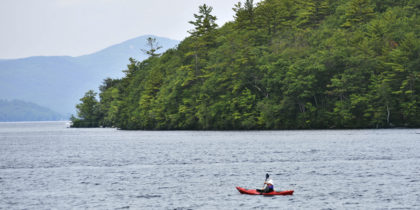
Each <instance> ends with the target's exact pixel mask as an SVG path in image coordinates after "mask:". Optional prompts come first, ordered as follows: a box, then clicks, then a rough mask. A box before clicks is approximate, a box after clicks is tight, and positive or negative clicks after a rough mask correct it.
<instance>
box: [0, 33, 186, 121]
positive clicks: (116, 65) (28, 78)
mask: <svg viewBox="0 0 420 210" xmlns="http://www.w3.org/2000/svg"><path fill="white" fill-rule="evenodd" d="M148 37H153V38H156V40H157V42H158V43H159V45H160V46H162V49H161V50H160V51H159V52H164V51H165V50H167V49H169V48H173V47H175V46H176V45H177V44H178V41H176V40H171V39H167V38H163V37H156V36H151V35H145V36H140V37H137V38H134V39H130V40H128V41H125V42H122V43H120V44H116V45H113V46H110V47H108V48H105V49H103V50H101V51H99V52H96V53H93V54H88V55H83V56H78V57H70V56H36V57H29V58H22V59H1V60H0V99H9V100H13V99H19V100H24V101H30V102H33V103H36V104H39V105H41V106H44V107H48V108H50V109H52V110H54V111H56V112H58V113H60V114H63V115H66V116H69V115H70V114H74V113H75V105H76V104H77V103H79V99H80V98H81V97H83V95H84V93H85V92H86V91H87V90H90V89H93V90H97V88H98V86H99V85H100V84H101V83H102V81H103V79H105V78H107V77H110V78H119V77H122V76H123V75H124V73H123V72H122V70H124V69H126V68H127V67H126V66H127V64H128V63H129V60H128V59H129V58H130V57H132V58H135V59H136V60H139V61H141V60H144V59H146V58H147V57H148V56H147V55H146V54H145V53H143V52H142V51H141V49H147V46H146V43H147V40H146V39H147V38H148Z"/></svg>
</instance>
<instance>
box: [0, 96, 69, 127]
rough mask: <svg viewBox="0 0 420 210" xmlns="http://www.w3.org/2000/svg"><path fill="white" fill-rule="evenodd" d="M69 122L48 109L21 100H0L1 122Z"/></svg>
mask: <svg viewBox="0 0 420 210" xmlns="http://www.w3.org/2000/svg"><path fill="white" fill-rule="evenodd" d="M56 120H67V119H66V118H65V117H64V116H63V115H61V114H59V113H57V112H54V111H52V110H50V109H48V108H46V107H42V106H39V105H37V104H34V103H30V102H25V101H20V100H12V101H8V100H0V122H17V121H56Z"/></svg>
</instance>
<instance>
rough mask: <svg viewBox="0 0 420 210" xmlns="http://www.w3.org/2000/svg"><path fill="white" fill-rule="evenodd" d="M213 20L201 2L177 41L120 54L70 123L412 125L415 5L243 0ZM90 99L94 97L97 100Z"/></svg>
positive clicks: (419, 74)
mask: <svg viewBox="0 0 420 210" xmlns="http://www.w3.org/2000/svg"><path fill="white" fill-rule="evenodd" d="M233 10H234V11H235V16H234V20H233V21H231V22H228V23H226V24H224V25H223V26H221V27H219V26H218V25H217V24H216V17H215V16H214V15H212V7H210V6H208V5H206V4H204V5H202V6H200V7H199V11H198V13H197V14H194V20H192V21H190V23H191V25H192V26H193V29H192V30H191V31H189V33H190V36H189V37H187V38H185V39H184V40H183V41H182V42H181V43H180V44H179V45H178V46H177V47H176V48H174V49H170V50H167V51H166V52H164V53H162V54H157V53H156V50H157V48H158V45H156V43H153V40H148V41H149V44H150V46H151V49H150V50H148V51H146V52H149V55H150V57H149V58H148V59H146V60H144V61H142V62H139V61H136V60H134V59H131V58H130V59H129V64H128V65H127V69H126V70H124V72H125V76H124V77H123V78H121V79H110V78H107V79H105V80H104V82H103V84H102V85H101V86H100V88H99V90H100V92H99V98H98V97H97V93H95V92H94V91H88V92H87V93H86V95H85V96H84V97H83V98H82V99H81V103H80V104H78V105H77V109H78V117H72V119H71V120H72V122H73V126H74V127H97V126H104V127H118V128H121V129H218V130H225V129H320V128H387V127H420V95H419V91H420V16H419V14H420V13H419V11H420V1H419V0H400V1H393V0H263V1H261V2H259V3H258V4H255V3H254V2H253V0H245V1H244V2H239V3H237V4H236V5H234V8H233ZM98 99H99V100H98Z"/></svg>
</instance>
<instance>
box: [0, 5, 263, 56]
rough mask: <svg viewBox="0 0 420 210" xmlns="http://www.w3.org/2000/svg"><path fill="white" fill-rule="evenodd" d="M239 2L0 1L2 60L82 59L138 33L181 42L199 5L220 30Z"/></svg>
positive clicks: (189, 28) (0, 50) (230, 18)
mask: <svg viewBox="0 0 420 210" xmlns="http://www.w3.org/2000/svg"><path fill="white" fill-rule="evenodd" d="M239 1H242V2H243V1H244V0H0V59H12V58H23V57H30V56H52V55H56V56H58V55H69V56H80V55H85V54H90V53H93V52H96V51H99V50H101V49H103V48H106V47H109V46H111V45H113V44H118V43H121V42H123V41H126V40H128V39H131V38H135V37H138V36H141V35H156V36H162V37H166V38H171V39H175V40H182V39H184V38H185V37H187V36H188V35H189V34H188V30H191V29H192V28H193V27H192V25H191V24H189V23H188V21H191V20H194V16H193V14H197V13H198V6H199V5H202V4H204V3H205V4H207V5H209V6H212V7H213V15H215V16H216V17H217V18H218V20H217V21H216V22H217V24H218V25H219V26H221V25H223V24H224V23H225V22H227V21H232V20H233V15H234V12H233V11H232V8H233V7H234V5H235V4H236V3H238V2H239ZM254 2H259V1H257V0H254Z"/></svg>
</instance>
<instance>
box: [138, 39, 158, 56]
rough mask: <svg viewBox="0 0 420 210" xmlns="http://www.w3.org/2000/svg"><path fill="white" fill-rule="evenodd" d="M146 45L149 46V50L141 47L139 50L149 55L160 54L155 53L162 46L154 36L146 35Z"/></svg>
mask: <svg viewBox="0 0 420 210" xmlns="http://www.w3.org/2000/svg"><path fill="white" fill-rule="evenodd" d="M147 46H148V47H149V50H146V49H142V50H141V51H143V52H144V53H146V54H148V55H150V56H151V57H157V56H159V55H160V54H159V53H156V51H158V50H159V49H161V48H162V46H159V43H158V42H157V41H156V38H152V37H148V38H147Z"/></svg>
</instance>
